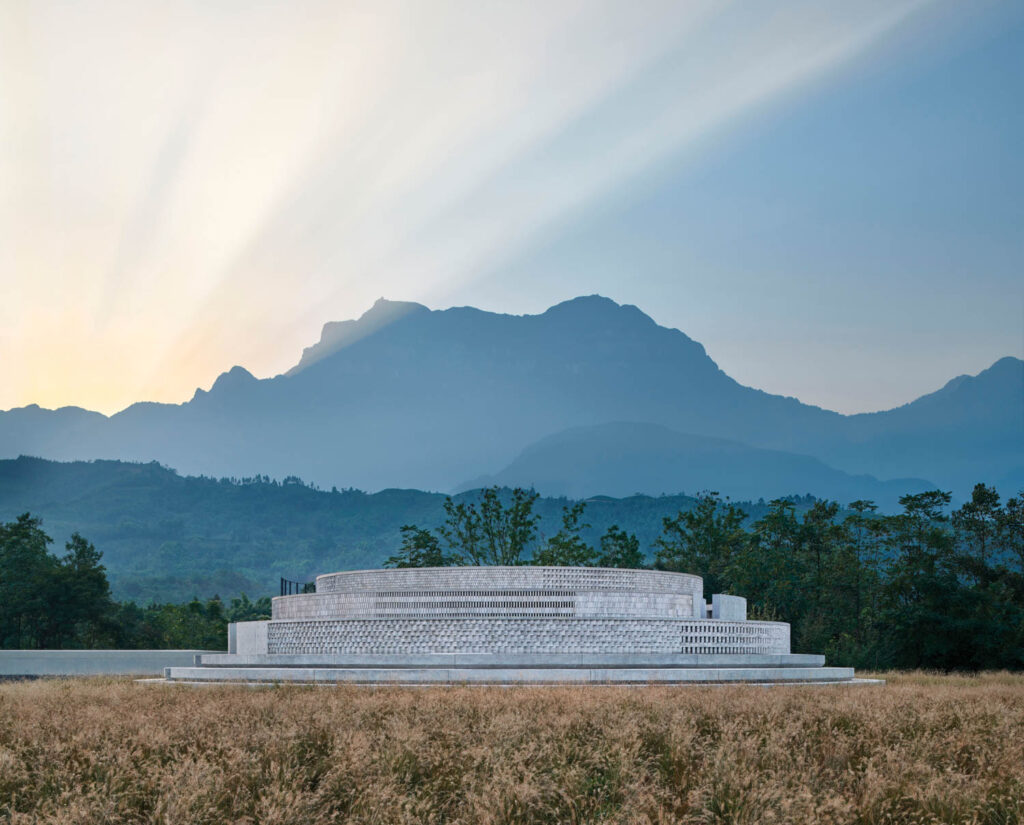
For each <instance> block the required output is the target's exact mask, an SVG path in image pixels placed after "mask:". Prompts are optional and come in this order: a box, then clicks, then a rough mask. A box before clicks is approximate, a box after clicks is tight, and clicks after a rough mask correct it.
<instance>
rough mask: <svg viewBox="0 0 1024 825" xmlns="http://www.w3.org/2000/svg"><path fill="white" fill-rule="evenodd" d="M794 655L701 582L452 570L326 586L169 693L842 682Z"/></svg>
mask: <svg viewBox="0 0 1024 825" xmlns="http://www.w3.org/2000/svg"><path fill="white" fill-rule="evenodd" d="M824 664H825V661H824V657H823V656H815V655H800V654H792V653H791V652H790V639H789V625H787V624H784V623H781V622H761V621H748V620H747V618H746V601H745V600H744V599H742V598H739V597H736V596H726V595H721V594H716V595H714V596H713V597H712V601H711V603H710V604H708V603H706V602H705V601H704V594H703V582H702V580H701V579H700V577H699V576H693V575H689V574H682V573H663V572H657V571H651V570H618V569H602V568H575V567H446V568H425V569H409V570H363V571H353V572H347V573H332V574H328V575H324V576H320V577H318V578H317V581H316V592H315V593H309V594H302V595H293V596H281V597H278V598H276V599H274V600H273V614H272V618H271V619H270V620H269V621H262V622H242V623H238V624H236V625H231V626H230V627H229V630H228V653H226V654H203V655H201V656H197V657H196V663H195V666H193V667H171V668H167V669H166V671H165V676H166V678H167V679H169V680H171V681H188V682H204V681H224V680H242V681H246V682H278V681H281V682H356V683H401V684H435V683H458V682H466V683H486V684H512V683H563V682H593V683H624V684H642V683H680V682H773V683H777V682H842V681H850V680H852V679H853V670H852V669H851V668H835V667H825V666H824Z"/></svg>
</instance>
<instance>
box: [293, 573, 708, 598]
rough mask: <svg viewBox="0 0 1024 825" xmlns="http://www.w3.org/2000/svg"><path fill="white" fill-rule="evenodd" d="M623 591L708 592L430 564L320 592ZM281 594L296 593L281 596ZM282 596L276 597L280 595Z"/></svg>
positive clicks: (621, 578) (332, 579)
mask: <svg viewBox="0 0 1024 825" xmlns="http://www.w3.org/2000/svg"><path fill="white" fill-rule="evenodd" d="M480 589H484V590H495V589H501V590H505V589H510V590H570V591H571V590H620V591H631V592H635V593H689V594H691V595H695V594H698V593H700V594H703V592H704V581H703V579H701V577H700V576H694V575H691V574H689V573H663V572H661V571H657V570H620V569H617V568H607V567H533V566H529V565H527V566H523V567H424V568H411V569H405V570H352V571H347V572H344V573H326V574H324V575H322V576H317V578H316V592H317V593H366V592H368V591H383V592H387V591H395V590H400V591H401V590H426V591H434V590H455V591H459V590H480ZM278 598H279V599H289V598H293V597H291V596H278ZM275 601H276V600H275Z"/></svg>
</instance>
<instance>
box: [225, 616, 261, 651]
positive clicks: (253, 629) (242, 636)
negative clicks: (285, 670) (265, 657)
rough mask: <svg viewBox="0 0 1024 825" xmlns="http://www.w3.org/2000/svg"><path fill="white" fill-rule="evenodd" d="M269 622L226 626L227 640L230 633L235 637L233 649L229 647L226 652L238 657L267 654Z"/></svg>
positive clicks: (240, 623) (238, 623)
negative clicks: (235, 654)
mask: <svg viewBox="0 0 1024 825" xmlns="http://www.w3.org/2000/svg"><path fill="white" fill-rule="evenodd" d="M268 624H270V623H269V622H266V621H262V622H237V623H235V624H229V625H228V639H229V640H230V639H231V635H232V631H234V636H235V647H234V649H233V650H232V649H231V647H230V645H229V647H228V651H229V652H231V653H237V654H238V655H239V656H259V655H261V654H264V653H266V652H267V625H268Z"/></svg>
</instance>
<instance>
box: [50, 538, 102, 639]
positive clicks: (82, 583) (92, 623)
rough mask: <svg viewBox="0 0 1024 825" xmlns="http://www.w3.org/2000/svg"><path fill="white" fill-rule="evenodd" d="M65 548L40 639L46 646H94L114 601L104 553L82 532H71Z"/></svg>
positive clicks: (56, 572) (52, 579) (55, 573)
mask: <svg viewBox="0 0 1024 825" xmlns="http://www.w3.org/2000/svg"><path fill="white" fill-rule="evenodd" d="M64 549H65V551H66V552H65V555H64V557H63V558H61V559H60V560H59V561H58V563H57V565H56V568H55V570H54V571H53V573H54V574H53V575H52V576H51V578H50V588H51V590H52V591H55V592H52V593H51V595H50V596H49V598H48V603H49V609H48V611H47V621H46V622H45V623H44V625H43V628H44V629H43V631H42V632H41V639H40V641H41V644H42V646H44V647H54V648H60V647H65V646H67V645H69V644H72V645H74V646H76V647H93V646H94V645H95V642H96V640H97V638H98V636H99V634H100V633H101V632H102V627H103V624H104V620H105V618H106V616H107V615H108V613H109V611H110V608H111V604H112V603H111V600H110V584H109V583H108V582H107V571H106V568H105V567H104V566H103V565H102V564H101V563H100V560H101V559H102V558H103V554H102V553H100V552H99V551H98V550H97V549H96V548H95V547H94V546H93V544H92V542H89V541H87V540H86V539H84V538H82V536H81V535H80V534H79V533H73V534H72V535H71V540H70V541H69V542H67V543H66V544H65V545H64Z"/></svg>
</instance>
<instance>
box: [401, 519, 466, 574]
mask: <svg viewBox="0 0 1024 825" xmlns="http://www.w3.org/2000/svg"><path fill="white" fill-rule="evenodd" d="M454 563H455V557H454V556H449V555H445V553H444V551H442V550H441V542H440V541H438V539H437V536H435V535H434V534H433V533H431V532H430V531H429V530H422V529H420V528H419V527H417V526H416V525H415V524H405V525H403V526H402V549H401V550H400V551H399V553H398V554H397V555H394V556H391V557H390V558H388V560H387V561H386V562H384V566H385V567H449V566H450V565H452V564H454Z"/></svg>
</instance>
